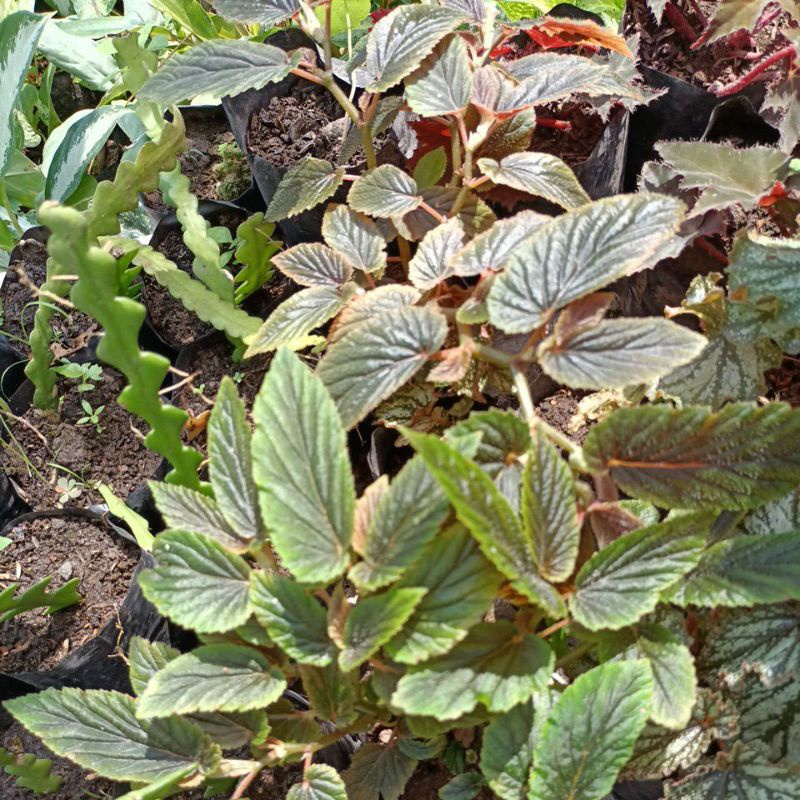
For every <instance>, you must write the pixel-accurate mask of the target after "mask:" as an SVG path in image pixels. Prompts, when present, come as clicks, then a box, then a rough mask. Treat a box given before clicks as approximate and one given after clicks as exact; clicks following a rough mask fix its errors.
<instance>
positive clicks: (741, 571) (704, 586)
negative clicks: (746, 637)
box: [665, 531, 800, 607]
mask: <svg viewBox="0 0 800 800" xmlns="http://www.w3.org/2000/svg"><path fill="white" fill-rule="evenodd" d="M665 598H666V599H668V600H670V601H671V602H673V603H678V604H679V605H683V606H688V605H694V606H728V607H737V606H753V605H757V604H760V603H780V602H783V601H784V600H800V531H791V532H789V533H776V534H774V535H772V536H737V537H736V538H734V539H726V540H725V541H722V542H718V543H717V544H715V545H712V546H711V547H709V548H708V550H706V552H705V553H703V556H702V558H701V559H700V563H699V564H698V565H697V567H696V568H695V569H694V570H693V571H692V572H690V573H689V574H688V575H687V576H686V578H685V580H683V581H681V583H680V584H677V585H676V586H674V587H673V588H672V589H670V590H669V591H667V592H666V594H665Z"/></svg>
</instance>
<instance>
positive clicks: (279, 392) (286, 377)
mask: <svg viewBox="0 0 800 800" xmlns="http://www.w3.org/2000/svg"><path fill="white" fill-rule="evenodd" d="M253 417H254V419H255V422H256V432H255V435H254V437H253V460H254V476H255V480H256V484H257V485H258V488H259V491H260V492H261V510H262V514H263V518H264V522H265V523H266V525H267V528H268V529H269V532H270V538H271V541H272V544H273V546H274V547H275V550H276V551H277V553H278V555H279V556H280V558H281V560H282V561H283V563H284V565H285V566H286V568H287V569H288V570H290V571H291V572H292V573H293V574H294V575H295V577H296V578H297V579H298V580H300V581H302V582H304V583H314V584H324V583H329V582H330V581H333V580H335V579H336V578H338V577H339V576H340V575H341V574H342V573H343V572H344V571H345V570H346V569H347V567H348V564H349V560H350V559H349V555H348V547H349V545H350V537H351V535H352V530H353V514H354V508H355V489H354V486H353V476H352V473H351V471H350V463H349V459H348V456H347V448H346V441H345V434H344V430H343V429H342V425H341V423H340V421H339V417H338V414H337V411H336V408H335V407H334V404H333V401H332V400H331V398H330V396H329V395H328V393H327V392H326V391H325V387H324V386H323V385H322V383H321V382H320V381H319V379H318V378H316V377H315V376H314V375H312V374H311V373H310V372H309V371H308V369H307V368H306V367H305V365H304V364H303V363H302V361H300V360H299V359H298V358H297V356H295V355H293V354H292V353H290V352H289V351H288V350H278V352H277V354H276V355H275V358H274V359H273V361H272V366H271V367H270V370H269V372H268V373H267V376H266V377H265V378H264V382H263V383H262V384H261V389H260V391H259V393H258V396H257V397H256V401H255V405H254V407H253Z"/></svg>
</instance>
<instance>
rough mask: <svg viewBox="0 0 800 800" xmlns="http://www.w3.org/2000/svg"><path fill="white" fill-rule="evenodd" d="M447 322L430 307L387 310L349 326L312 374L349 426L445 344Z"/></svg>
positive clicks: (411, 374) (390, 392)
mask: <svg viewBox="0 0 800 800" xmlns="http://www.w3.org/2000/svg"><path fill="white" fill-rule="evenodd" d="M446 335H447V321H446V320H445V318H444V316H442V315H441V314H439V313H438V312H436V311H434V310H432V309H430V308H418V307H415V306H411V307H408V308H401V309H398V310H396V311H391V312H389V313H387V314H385V315H383V316H382V317H376V318H375V319H371V320H369V321H367V322H365V323H364V324H362V325H359V326H358V327H357V328H354V329H353V330H352V332H350V333H348V335H347V336H344V337H343V338H342V339H340V340H338V341H337V342H336V343H335V344H334V345H332V346H331V347H330V348H329V349H328V351H327V352H326V353H325V355H324V356H323V358H322V360H321V361H320V362H319V365H318V366H317V372H316V374H317V376H318V377H319V378H320V380H321V381H322V382H323V383H324V384H325V386H326V388H327V389H328V391H329V392H330V395H331V397H333V399H334V401H335V402H336V407H337V408H338V410H339V415H340V416H341V419H342V423H343V424H344V427H345V428H352V427H353V426H354V425H355V424H356V423H357V422H359V421H360V420H361V419H363V418H364V417H365V416H366V415H367V414H368V413H369V412H370V411H371V410H372V409H373V408H375V406H377V405H378V403H380V402H381V400H385V399H386V398H387V397H389V396H390V395H391V394H392V393H393V392H395V391H396V390H397V389H399V388H400V387H401V386H402V385H403V384H404V383H405V382H406V381H408V380H410V379H411V378H412V377H413V376H414V375H415V374H416V373H417V371H418V370H419V369H420V368H421V367H422V366H423V365H424V364H425V362H426V361H427V360H428V358H429V357H430V356H431V355H432V354H433V353H435V352H437V351H438V350H439V348H440V347H441V346H442V344H444V340H445V337H446Z"/></svg>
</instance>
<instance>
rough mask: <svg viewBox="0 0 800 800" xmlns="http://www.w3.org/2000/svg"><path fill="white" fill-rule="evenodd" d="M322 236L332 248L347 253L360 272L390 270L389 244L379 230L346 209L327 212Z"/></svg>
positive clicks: (368, 219)
mask: <svg viewBox="0 0 800 800" xmlns="http://www.w3.org/2000/svg"><path fill="white" fill-rule="evenodd" d="M322 236H323V238H324V239H325V243H326V244H327V245H328V247H332V248H333V249H334V250H338V251H339V252H341V253H344V254H345V256H346V257H347V259H348V260H349V261H350V263H351V264H353V266H354V267H356V269H360V270H363V271H364V272H375V271H376V270H379V269H382V268H383V267H385V266H386V240H385V239H384V238H383V236H382V234H381V232H380V229H379V228H378V226H377V225H376V224H375V223H374V222H373V221H372V220H371V219H370V218H369V217H366V216H364V215H363V214H357V213H356V212H355V211H353V210H351V209H350V208H348V207H347V206H345V205H341V206H336V207H335V208H333V209H330V210H328V211H326V212H325V216H324V217H323V218H322Z"/></svg>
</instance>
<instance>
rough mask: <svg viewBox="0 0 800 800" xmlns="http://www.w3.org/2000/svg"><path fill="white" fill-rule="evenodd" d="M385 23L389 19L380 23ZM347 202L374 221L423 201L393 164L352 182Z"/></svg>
mask: <svg viewBox="0 0 800 800" xmlns="http://www.w3.org/2000/svg"><path fill="white" fill-rule="evenodd" d="M409 8H413V6H409ZM400 10H402V9H400ZM395 13H397V12H395ZM390 16H391V15H390ZM386 19H389V17H384V18H383V20H381V22H383V21H384V20H386ZM378 24H380V22H379V23H378ZM376 27H377V26H376ZM347 201H348V203H349V204H350V207H351V208H352V209H353V210H354V211H360V212H362V213H364V214H370V215H371V216H373V217H396V216H401V215H403V214H407V213H408V212H409V211H413V210H414V209H415V208H417V206H419V204H420V203H421V202H422V197H421V196H420V195H419V192H418V190H417V184H416V183H415V182H414V179H413V178H412V177H411V176H410V175H408V174H406V173H405V172H403V170H401V169H399V168H398V167H395V166H394V165H393V164H383V165H381V166H380V167H378V168H377V169H373V170H370V171H369V172H368V173H366V175H362V176H361V177H360V178H358V179H357V180H356V181H354V182H353V185H352V187H351V188H350V194H349V195H348V196H347Z"/></svg>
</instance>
